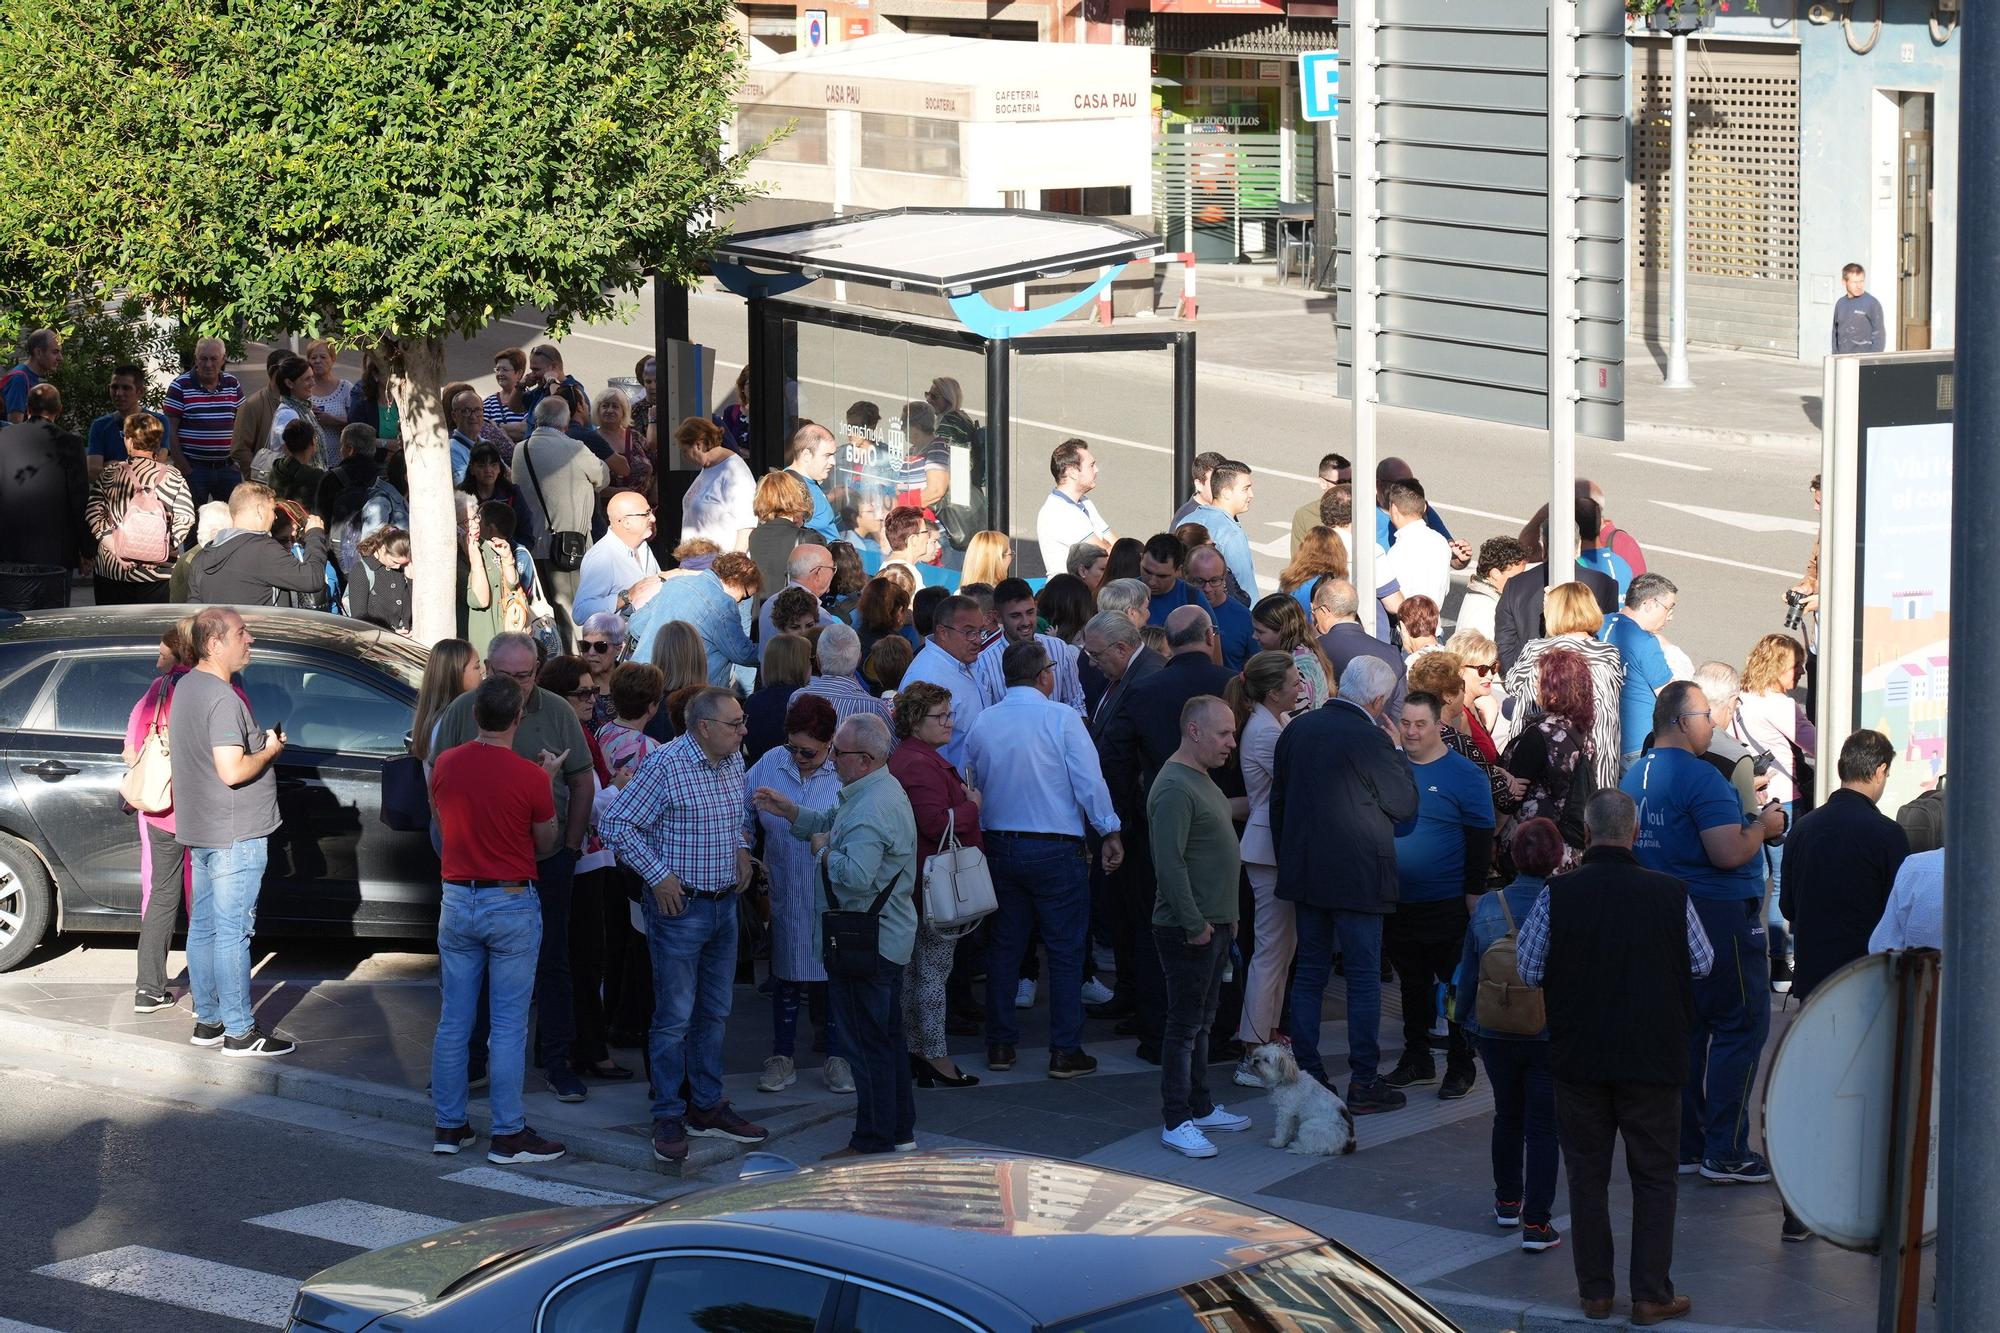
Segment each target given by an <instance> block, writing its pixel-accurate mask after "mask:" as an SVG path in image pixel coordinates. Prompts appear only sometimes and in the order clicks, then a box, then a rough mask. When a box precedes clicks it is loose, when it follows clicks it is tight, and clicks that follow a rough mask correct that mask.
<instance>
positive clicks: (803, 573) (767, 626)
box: [757, 542, 833, 660]
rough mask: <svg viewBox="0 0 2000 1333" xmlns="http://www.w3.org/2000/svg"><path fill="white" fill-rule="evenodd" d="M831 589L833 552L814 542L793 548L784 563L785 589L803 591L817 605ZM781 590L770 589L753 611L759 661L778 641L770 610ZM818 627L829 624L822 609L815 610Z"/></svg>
mask: <svg viewBox="0 0 2000 1333" xmlns="http://www.w3.org/2000/svg"><path fill="white" fill-rule="evenodd" d="M832 586H833V552H831V551H829V550H827V549H826V548H825V547H824V546H821V545H819V544H818V543H816V542H808V543H806V544H805V545H802V546H794V547H793V548H792V553H791V555H790V556H788V557H787V558H786V560H785V588H804V589H805V590H806V591H807V592H809V593H811V594H812V595H813V598H814V600H815V601H817V600H818V599H819V598H822V597H824V596H826V590H827V589H828V588H831V587H832ZM785 588H777V589H773V590H772V592H771V595H770V596H769V597H766V598H764V599H763V601H762V602H761V603H760V604H759V605H758V607H757V653H758V657H759V658H760V660H761V658H762V656H763V652H764V649H766V648H768V647H770V645H771V640H772V639H775V638H777V637H778V627H777V626H776V625H774V624H772V623H771V608H772V606H773V604H774V603H776V602H777V600H778V594H779V593H781V592H783V591H784V590H785ZM819 623H820V624H822V625H831V624H832V623H833V617H832V616H830V615H828V614H827V613H826V608H825V607H824V606H822V607H820V609H819Z"/></svg>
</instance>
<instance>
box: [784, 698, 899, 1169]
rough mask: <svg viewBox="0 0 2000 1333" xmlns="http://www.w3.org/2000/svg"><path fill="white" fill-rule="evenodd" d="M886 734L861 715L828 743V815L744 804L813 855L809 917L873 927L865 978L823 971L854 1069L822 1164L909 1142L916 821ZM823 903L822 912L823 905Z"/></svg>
mask: <svg viewBox="0 0 2000 1333" xmlns="http://www.w3.org/2000/svg"><path fill="white" fill-rule="evenodd" d="M891 744H892V738H891V736H890V735H889V727H888V724H886V723H885V722H883V721H882V719H881V718H879V717H871V716H868V715H866V714H862V715H859V716H856V717H851V718H849V719H847V721H845V722H843V723H841V725H840V729H839V730H838V731H836V732H834V734H833V769H834V772H835V773H837V774H838V775H839V776H840V784H841V785H840V800H839V803H838V804H837V805H836V806H835V807H834V808H833V809H831V810H803V809H801V808H800V807H799V806H798V804H797V803H796V802H794V801H791V800H788V799H787V798H785V797H784V796H783V795H781V794H779V793H778V792H776V791H773V790H772V789H771V788H769V787H759V788H758V789H757V791H756V792H755V793H754V794H753V798H752V799H753V800H754V801H755V802H756V805H757V808H758V809H759V810H764V811H768V812H769V813H771V814H774V815H777V816H778V817H779V818H781V819H787V820H790V821H791V825H792V836H793V837H795V838H800V839H810V840H811V841H812V843H813V845H814V846H815V847H816V848H820V849H822V852H823V858H822V860H821V862H820V874H819V875H818V876H816V877H815V883H814V894H813V897H814V904H813V905H814V908H815V909H819V908H825V909H826V910H829V911H834V910H837V911H843V912H867V913H869V914H870V915H873V916H874V917H875V918H876V922H877V926H876V929H877V935H876V950H877V952H876V956H875V957H874V958H873V959H872V960H870V961H869V963H868V966H867V970H865V971H858V972H854V973H846V974H844V973H843V972H842V971H841V970H840V968H839V967H838V966H836V965H835V962H836V960H834V959H831V958H820V956H821V954H822V952H823V949H824V946H825V939H824V937H823V935H822V934H821V933H820V932H818V931H815V932H814V933H813V955H814V957H815V958H820V961H821V962H822V963H824V964H826V965H827V968H826V998H827V1003H828V1005H829V1006H831V1008H832V1010H833V1021H834V1025H835V1026H836V1027H837V1028H838V1029H839V1032H840V1037H841V1041H842V1043H843V1044H844V1045H845V1046H846V1047H847V1048H848V1050H849V1051H850V1052H851V1053H852V1055H853V1059H854V1091H855V1106H854V1135H853V1137H852V1138H850V1139H848V1141H847V1146H846V1147H845V1148H836V1149H835V1150H834V1151H832V1152H830V1153H827V1154H826V1158H829V1159H830V1158H840V1157H859V1156H863V1155H865V1154H871V1153H885V1152H894V1151H896V1150H898V1149H902V1150H908V1149H910V1148H913V1147H915V1146H916V1142H917V1105H916V1099H915V1094H914V1093H913V1092H912V1091H911V1086H910V1060H909V1056H908V1054H907V1053H906V1050H905V1047H904V1044H903V969H904V968H905V967H906V966H908V964H909V961H910V952H911V949H912V948H913V946H914V945H915V943H916V938H917V907H916V893H915V890H914V875H913V873H912V872H913V869H914V866H915V859H916V846H917V820H916V816H915V815H914V814H913V813H912V812H911V810H910V798H909V797H908V796H906V795H904V793H903V786H902V784H901V783H899V782H898V781H896V779H895V777H894V776H893V775H892V774H891V773H890V772H889V749H890V746H891ZM828 898H831V899H832V901H831V902H827V901H826V899H828Z"/></svg>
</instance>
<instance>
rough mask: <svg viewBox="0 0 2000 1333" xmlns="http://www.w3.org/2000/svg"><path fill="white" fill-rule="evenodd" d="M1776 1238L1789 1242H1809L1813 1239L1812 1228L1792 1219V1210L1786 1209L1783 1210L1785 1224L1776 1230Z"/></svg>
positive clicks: (1796, 1219)
mask: <svg viewBox="0 0 2000 1333" xmlns="http://www.w3.org/2000/svg"><path fill="white" fill-rule="evenodd" d="M1778 1238H1779V1239H1780V1240H1789V1241H1801V1240H1811V1239H1812V1238H1813V1233H1812V1228H1811V1227H1809V1226H1807V1225H1806V1224H1805V1223H1804V1222H1801V1221H1800V1220H1799V1219H1798V1218H1797V1217H1794V1216H1793V1215H1792V1210H1791V1209H1789V1208H1787V1209H1786V1210H1785V1223H1784V1225H1783V1226H1782V1227H1780V1228H1779V1230H1778Z"/></svg>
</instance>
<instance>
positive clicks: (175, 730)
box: [167, 606, 295, 1056]
mask: <svg viewBox="0 0 2000 1333" xmlns="http://www.w3.org/2000/svg"><path fill="white" fill-rule="evenodd" d="M252 642H254V640H253V639H252V638H251V637H250V628H249V626H247V625H245V624H244V623H243V617H242V616H239V615H238V614H236V612H234V611H232V610H230V609H229V608H227V607H222V606H214V607H210V608H209V609H207V610H206V611H203V612H202V613H201V614H199V615H197V616H196V617H195V619H194V655H195V668H194V670H193V671H190V672H188V674H187V675H186V676H183V677H182V678H181V683H180V685H179V686H178V687H176V688H175V690H174V709H173V715H172V716H171V718H170V719H169V720H168V723H167V741H168V744H169V746H170V748H171V750H172V753H173V775H174V840H175V841H176V842H178V843H180V844H181V845H182V846H183V847H186V848H187V849H188V851H189V853H190V854H191V859H192V861H193V863H194V911H193V913H192V914H191V915H190V917H189V919H188V933H187V960H188V980H189V982H190V983H191V984H192V986H193V989H194V1036H193V1037H192V1038H191V1040H192V1041H193V1042H194V1044H195V1045H197V1046H220V1047H222V1053H223V1054H224V1055H233V1056H259V1055H289V1054H290V1053H291V1052H292V1051H293V1050H294V1049H295V1048H294V1046H293V1044H292V1042H291V1041H290V1040H289V1039H287V1038H285V1037H283V1036H280V1035H278V1034H275V1033H268V1032H265V1031H263V1030H262V1029H260V1028H258V1027H257V1024H256V1015H255V1014H254V1013H253V1012H252V1010H251V1008H250V936H251V934H252V933H253V932H254V931H255V929H256V922H257V892H258V890H259V889H260V888H262V887H263V883H264V862H265V859H266V856H267V849H268V839H269V837H270V834H271V831H272V830H273V829H275V828H277V827H278V823H279V820H278V781H277V775H276V774H274V773H273V772H272V771H271V768H272V765H274V764H275V763H276V762H277V760H278V756H279V755H280V754H282V753H283V752H284V749H285V732H284V728H283V727H273V728H271V729H269V730H266V729H264V728H262V727H259V726H258V725H257V724H256V722H255V720H254V719H253V718H252V717H251V716H250V708H249V705H247V704H245V703H244V702H243V699H242V697H241V696H240V695H238V694H237V693H236V689H235V687H234V686H233V685H232V684H231V683H230V678H231V677H232V676H234V675H235V674H236V673H237V672H239V671H241V670H243V668H245V667H246V666H248V665H249V664H250V645H251V643H252Z"/></svg>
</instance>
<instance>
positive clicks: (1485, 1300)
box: [1417, 1287, 1758, 1333]
mask: <svg viewBox="0 0 2000 1333" xmlns="http://www.w3.org/2000/svg"><path fill="white" fill-rule="evenodd" d="M1417 1295H1419V1296H1421V1297H1423V1298H1424V1299H1425V1300H1427V1301H1429V1302H1430V1303H1431V1304H1432V1305H1434V1306H1436V1307H1437V1308H1438V1309H1439V1310H1440V1311H1441V1312H1443V1314H1444V1315H1445V1316H1446V1317H1447V1318H1449V1319H1450V1320H1451V1321H1452V1322H1453V1323H1455V1324H1457V1325H1458V1326H1459V1327H1460V1328H1461V1329H1463V1330H1465V1333H1586V1331H1588V1333H1603V1331H1604V1330H1606V1329H1627V1328H1631V1327H1632V1316H1631V1314H1630V1313H1629V1306H1628V1307H1627V1309H1628V1312H1627V1313H1624V1314H1613V1315H1612V1316H1611V1317H1610V1318H1609V1319H1586V1318H1585V1317H1584V1314H1583V1310H1582V1309H1581V1308H1580V1307H1579V1306H1577V1305H1539V1304H1534V1303H1523V1302H1522V1301H1521V1300H1520V1299H1519V1298H1509V1297H1505V1296H1475V1295H1472V1294H1471V1293H1469V1292H1463V1291H1437V1290H1434V1289H1432V1288H1428V1287H1419V1288H1417ZM1673 1327H1674V1329H1675V1330H1676V1333H1758V1331H1757V1330H1754V1329H1749V1328H1743V1327H1740V1326H1737V1325H1733V1324H1696V1323H1689V1322H1685V1321H1682V1320H1679V1319H1676V1320H1674V1321H1673Z"/></svg>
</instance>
